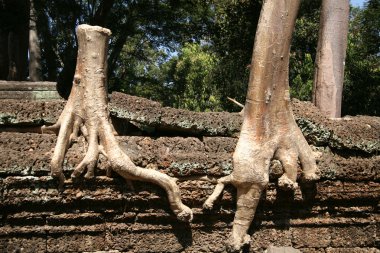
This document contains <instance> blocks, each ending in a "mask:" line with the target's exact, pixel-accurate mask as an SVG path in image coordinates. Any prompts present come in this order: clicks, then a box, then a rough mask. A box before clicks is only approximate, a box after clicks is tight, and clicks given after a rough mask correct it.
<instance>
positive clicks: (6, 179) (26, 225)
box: [0, 93, 380, 253]
mask: <svg viewBox="0 0 380 253" xmlns="http://www.w3.org/2000/svg"><path fill="white" fill-rule="evenodd" d="M126 98H128V99H126ZM111 101H112V108H111V114H113V115H114V116H113V121H114V122H115V123H116V125H117V127H118V130H119V131H120V133H125V131H128V133H129V135H130V136H120V137H118V140H119V142H120V145H121V146H122V148H123V150H124V152H126V153H127V154H128V155H129V156H130V157H131V159H132V160H133V162H134V163H136V164H137V165H139V166H142V167H147V168H151V169H156V170H160V171H162V172H164V173H166V174H169V175H171V176H175V177H177V178H179V179H180V181H179V187H180V189H181V196H182V199H183V201H184V203H186V204H187V205H189V206H191V207H192V208H193V211H194V220H193V222H192V223H191V224H185V223H181V222H179V221H177V220H176V219H175V217H174V215H173V214H172V213H171V211H170V208H169V206H168V201H167V198H166V194H165V192H164V191H163V190H162V189H161V188H159V187H157V186H155V185H151V184H146V183H141V182H133V183H132V185H129V184H127V183H126V182H125V181H124V180H123V179H122V178H120V177H118V176H117V175H113V176H112V178H108V177H106V176H105V171H104V170H103V169H105V168H106V166H107V163H106V161H105V160H104V159H103V158H101V159H100V163H99V165H98V169H97V172H96V173H97V177H96V178H95V179H92V180H84V179H83V178H80V179H78V180H76V181H74V182H73V181H72V180H66V182H65V185H64V189H63V191H62V192H59V191H58V189H57V186H58V183H57V182H56V181H55V180H53V179H52V178H51V177H50V176H49V173H50V165H49V163H50V157H51V154H52V151H53V148H54V145H55V141H56V136H55V135H50V134H38V131H36V130H38V128H39V127H40V126H41V124H52V123H53V122H54V121H55V120H56V119H57V116H58V115H59V112H60V110H62V108H63V106H64V103H62V102H57V101H56V102H53V101H49V102H47V101H44V102H42V101H40V102H33V101H32V102H28V103H25V102H20V101H14V100H0V108H1V109H0V112H1V113H2V115H3V116H4V115H5V116H4V117H2V116H0V119H1V120H0V125H1V126H2V127H1V131H2V132H1V133H0V151H1V152H0V252H14V251H17V250H18V251H20V252H104V253H105V252H107V253H110V252H114V253H116V252H225V251H226V248H225V242H226V240H227V239H228V235H229V233H230V231H231V226H232V225H231V222H232V220H233V216H234V211H235V195H236V193H235V189H234V188H233V187H232V186H229V187H227V188H226V189H225V191H224V193H223V196H222V197H221V199H220V200H219V201H218V202H217V204H216V206H215V208H214V210H211V211H207V212H206V211H203V210H202V208H201V207H202V203H203V202H204V201H205V200H206V198H207V197H208V196H209V194H210V193H211V192H212V190H213V188H214V183H213V182H210V181H205V179H204V178H202V177H205V176H207V177H208V178H209V179H210V180H211V181H213V180H214V179H215V178H218V177H221V176H224V175H227V174H229V173H231V171H232V153H233V151H234V149H235V145H236V141H237V138H236V137H231V136H236V134H237V133H238V129H239V127H240V116H238V115H237V114H229V113H207V114H206V113H194V112H188V111H183V110H177V109H172V108H164V107H161V105H160V104H158V103H155V102H152V101H149V100H146V99H142V98H137V97H131V96H126V95H124V94H120V93H116V94H113V96H112V99H111ZM33 109H34V110H33ZM294 111H295V113H296V117H297V121H298V123H299V125H300V126H301V127H302V128H303V131H304V133H305V135H306V137H307V138H308V140H309V142H310V143H313V144H315V145H316V146H317V147H313V148H314V150H315V151H317V152H319V154H320V157H319V158H318V166H319V168H320V170H321V179H320V180H319V181H318V182H317V183H316V184H315V185H309V186H308V185H302V184H300V185H301V189H298V190H297V191H296V192H295V193H294V194H292V193H289V192H283V191H280V190H279V189H278V187H277V178H278V177H279V176H280V175H281V174H282V167H281V164H279V162H278V161H272V165H271V174H270V184H269V186H268V189H267V191H266V194H264V195H263V196H262V200H261V201H260V205H259V207H258V210H257V213H256V216H255V220H254V222H253V225H252V227H251V230H250V234H251V235H252V237H251V239H252V242H251V245H250V247H249V248H247V249H246V252H264V251H265V250H266V249H268V247H269V246H271V245H273V246H277V247H293V248H296V249H298V250H300V251H301V252H311V253H312V252H313V253H317V252H318V253H319V252H321V253H327V252H329V253H338V252H363V253H364V252H365V253H367V252H371V253H372V252H379V251H378V247H379V246H380V240H379V232H378V231H379V229H378V224H379V220H380V216H379V212H378V211H379V209H378V208H379V199H380V173H379V172H380V156H379V153H378V146H377V145H378V143H379V135H380V133H379V132H380V131H379V128H378V126H379V119H378V118H374V117H364V116H360V117H353V118H352V119H351V120H341V121H331V120H328V119H326V118H324V117H322V116H321V115H320V114H319V113H318V111H316V109H315V108H314V107H310V106H309V105H307V104H305V103H303V102H297V101H295V102H294ZM7 115H8V116H7ZM226 122H227V123H226ZM367 125H369V126H370V127H368V126H367ZM6 127H7V129H6ZM7 130H14V131H24V132H26V133H18V132H7ZM31 132H33V133H31ZM142 134H144V135H145V136H137V135H142ZM371 143H372V144H373V143H374V145H372V144H371ZM371 145H372V146H371ZM84 151H85V146H84V144H83V139H82V138H78V140H77V142H76V143H74V144H73V145H72V147H71V148H70V149H69V151H68V152H67V157H66V159H65V161H64V172H65V175H66V176H67V178H69V175H70V173H71V172H72V171H73V168H74V167H75V166H76V165H77V164H78V163H79V162H80V161H81V159H82V158H83V155H84ZM22 250H23V251H22Z"/></svg>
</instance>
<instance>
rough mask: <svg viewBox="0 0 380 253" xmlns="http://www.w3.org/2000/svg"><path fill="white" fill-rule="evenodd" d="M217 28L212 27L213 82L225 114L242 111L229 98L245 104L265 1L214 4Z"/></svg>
mask: <svg viewBox="0 0 380 253" xmlns="http://www.w3.org/2000/svg"><path fill="white" fill-rule="evenodd" d="M212 4H213V5H214V9H215V14H214V26H213V27H211V29H212V32H211V38H210V41H211V44H212V49H213V50H214V51H215V53H216V55H217V58H218V64H217V65H216V66H215V69H214V71H213V72H214V74H213V76H214V82H215V85H216V87H218V90H219V92H220V94H221V105H222V107H223V109H224V110H228V111H236V110H240V108H238V107H236V106H235V105H234V104H232V103H231V102H229V101H228V100H227V97H232V98H235V99H236V100H238V101H244V100H245V95H246V93H247V82H248V79H249V72H250V64H251V56H252V43H253V41H254V37H255V32H256V27H257V23H258V20H259V16H260V11H261V5H262V1H258V0H249V1H246V0H237V1H230V0H215V1H213V2H212Z"/></svg>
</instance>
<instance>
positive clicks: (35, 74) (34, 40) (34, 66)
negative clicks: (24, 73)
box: [29, 0, 42, 82]
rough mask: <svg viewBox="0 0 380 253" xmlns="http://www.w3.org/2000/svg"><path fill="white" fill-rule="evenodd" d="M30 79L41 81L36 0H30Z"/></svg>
mask: <svg viewBox="0 0 380 253" xmlns="http://www.w3.org/2000/svg"><path fill="white" fill-rule="evenodd" d="M29 79H30V81H32V82H36V81H41V80H42V76H41V49H40V42H39V40H38V33H37V13H36V9H35V7H34V0H30V21H29Z"/></svg>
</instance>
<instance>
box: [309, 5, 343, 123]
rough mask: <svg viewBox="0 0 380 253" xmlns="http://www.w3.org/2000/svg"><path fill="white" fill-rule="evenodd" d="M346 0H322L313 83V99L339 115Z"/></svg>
mask: <svg viewBox="0 0 380 253" xmlns="http://www.w3.org/2000/svg"><path fill="white" fill-rule="evenodd" d="M349 10H350V6H349V0H339V1H336V0H323V1H322V11H321V19H320V28H319V39H318V48H317V56H316V60H315V73H314V85H313V103H314V104H315V105H316V106H317V107H318V108H319V109H320V110H321V111H322V112H324V113H325V114H326V116H328V117H331V118H340V116H341V107H342V92H343V81H344V61H345V58H346V48H347V33H348V19H349Z"/></svg>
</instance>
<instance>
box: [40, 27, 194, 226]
mask: <svg viewBox="0 0 380 253" xmlns="http://www.w3.org/2000/svg"><path fill="white" fill-rule="evenodd" d="M110 34H111V32H110V31H109V30H108V29H105V28H102V27H99V26H89V25H80V26H78V28H77V37H78V45H79V49H78V58H77V64H76V70H75V75H74V82H73V88H72V90H71V93H70V97H69V99H68V101H67V104H66V106H65V109H64V110H63V112H62V114H61V116H60V118H59V120H58V122H57V123H56V124H55V125H53V126H51V127H45V128H43V130H44V131H47V130H53V131H57V130H58V129H59V135H58V139H57V144H56V147H55V150H54V154H53V157H52V161H51V173H52V176H54V177H57V178H59V179H60V182H61V185H62V183H63V182H64V180H65V178H64V175H63V172H62V163H63V160H64V157H65V153H66V150H67V149H68V147H69V146H70V143H71V141H72V140H73V139H75V138H76V137H77V135H78V133H79V132H81V133H82V134H83V135H84V136H85V139H86V140H87V142H88V149H87V153H86V155H85V157H84V159H83V161H82V162H81V163H80V164H79V165H78V166H77V167H76V169H75V171H74V172H73V174H72V175H71V176H72V177H73V178H75V177H78V176H80V175H81V174H82V173H83V172H84V171H85V170H86V169H87V173H86V175H85V177H86V178H92V177H93V176H94V168H95V166H96V164H97V161H98V156H99V154H102V155H104V156H105V157H106V158H107V159H108V162H109V164H110V167H111V168H112V170H114V171H115V172H117V173H118V174H119V175H121V176H122V177H124V178H125V179H128V180H130V179H132V180H141V181H147V182H151V183H154V184H158V185H159V186H161V187H162V188H164V189H165V190H166V192H167V194H168V199H169V202H170V206H171V208H172V210H173V212H174V213H175V214H176V215H177V217H178V218H179V219H181V220H185V221H189V220H191V219H192V211H191V209H190V208H188V207H187V206H185V205H183V204H182V202H181V199H180V192H179V188H178V186H177V184H176V180H175V179H173V178H171V177H169V176H167V175H166V174H163V173H161V172H159V171H156V170H150V169H145V168H140V167H137V166H135V165H134V164H133V162H132V161H131V160H130V158H129V157H128V156H127V155H126V154H125V153H124V152H123V151H122V150H121V148H120V147H119V144H118V142H117V140H116V138H115V136H114V134H113V127H112V125H111V124H110V118H109V112H108V105H107V103H108V102H107V101H108V100H107V85H106V76H107V64H106V60H107V45H108V37H109V35H110Z"/></svg>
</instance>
